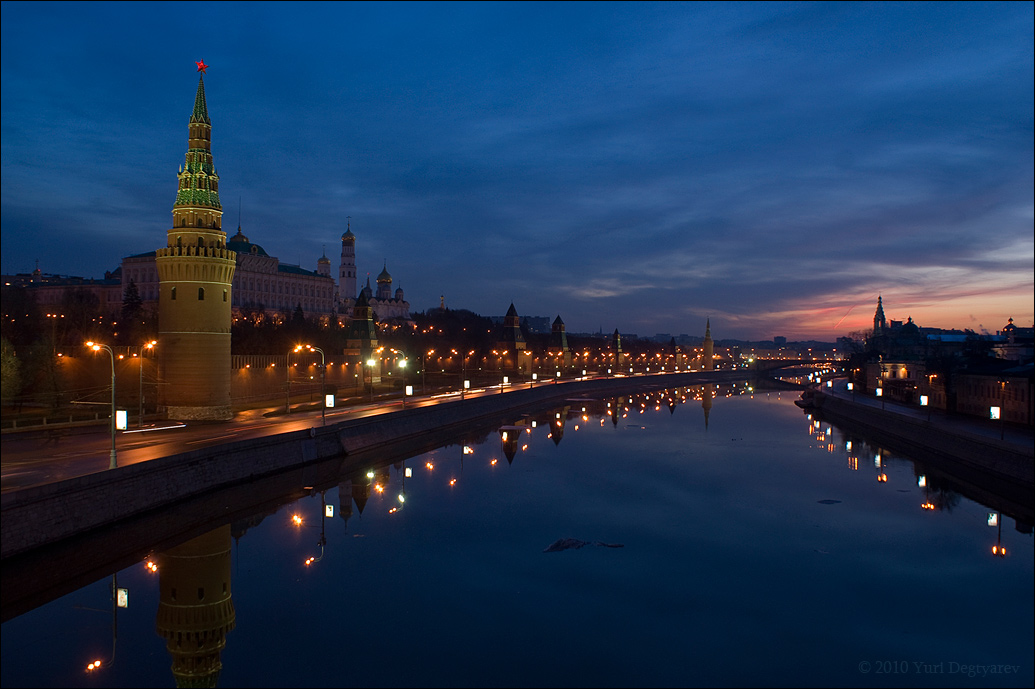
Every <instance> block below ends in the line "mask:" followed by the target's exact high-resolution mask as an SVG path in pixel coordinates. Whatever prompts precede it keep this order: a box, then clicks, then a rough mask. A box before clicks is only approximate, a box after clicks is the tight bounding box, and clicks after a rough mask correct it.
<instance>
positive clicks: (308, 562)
mask: <svg viewBox="0 0 1035 689" xmlns="http://www.w3.org/2000/svg"><path fill="white" fill-rule="evenodd" d="M315 560H316V558H315V557H307V558H306V559H305V566H306V567H308V566H309V565H311V564H313V562H314V561H315Z"/></svg>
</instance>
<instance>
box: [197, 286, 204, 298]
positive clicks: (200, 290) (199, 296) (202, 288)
mask: <svg viewBox="0 0 1035 689" xmlns="http://www.w3.org/2000/svg"><path fill="white" fill-rule="evenodd" d="M198 301H205V288H204V287H199V288H198Z"/></svg>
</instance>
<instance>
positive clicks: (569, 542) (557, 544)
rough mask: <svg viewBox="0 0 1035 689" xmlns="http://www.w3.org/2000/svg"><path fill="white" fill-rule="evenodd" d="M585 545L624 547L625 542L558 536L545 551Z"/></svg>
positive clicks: (559, 550)
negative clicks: (582, 539) (605, 541)
mask: <svg viewBox="0 0 1035 689" xmlns="http://www.w3.org/2000/svg"><path fill="white" fill-rule="evenodd" d="M584 545H599V546H603V547H604V548H624V547H625V544H624V543H604V542H603V541H593V542H592V543H590V542H589V541H580V540H579V539H577V538H558V539H557V540H556V541H554V542H553V543H551V544H550V545H549V546H547V548H546V549H545V550H544V551H543V552H544V553H559V552H561V551H562V550H578V549H579V548H581V547H582V546H584Z"/></svg>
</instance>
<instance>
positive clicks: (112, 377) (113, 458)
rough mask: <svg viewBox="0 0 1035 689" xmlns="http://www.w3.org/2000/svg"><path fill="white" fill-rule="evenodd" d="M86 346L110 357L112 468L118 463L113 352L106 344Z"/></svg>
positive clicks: (110, 464) (109, 466)
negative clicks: (102, 351)
mask: <svg viewBox="0 0 1035 689" xmlns="http://www.w3.org/2000/svg"><path fill="white" fill-rule="evenodd" d="M86 346H87V347H89V348H90V349H92V350H93V351H95V352H99V351H101V350H102V349H103V350H104V351H106V352H108V356H109V357H111V455H110V457H109V461H108V468H109V469H114V468H115V467H117V466H118V465H119V464H118V459H117V457H116V454H115V352H113V351H111V347H109V346H108V345H106V344H98V343H97V342H87V343H86Z"/></svg>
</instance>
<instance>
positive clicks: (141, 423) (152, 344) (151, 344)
mask: <svg viewBox="0 0 1035 689" xmlns="http://www.w3.org/2000/svg"><path fill="white" fill-rule="evenodd" d="M156 344H158V340H151V341H150V342H145V343H144V344H142V345H140V355H139V356H138V357H137V358H138V359H140V394H139V399H140V415H139V418H138V419H137V425H139V426H140V427H141V428H142V427H143V426H144V350H145V349H154V348H155V345H156Z"/></svg>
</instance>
